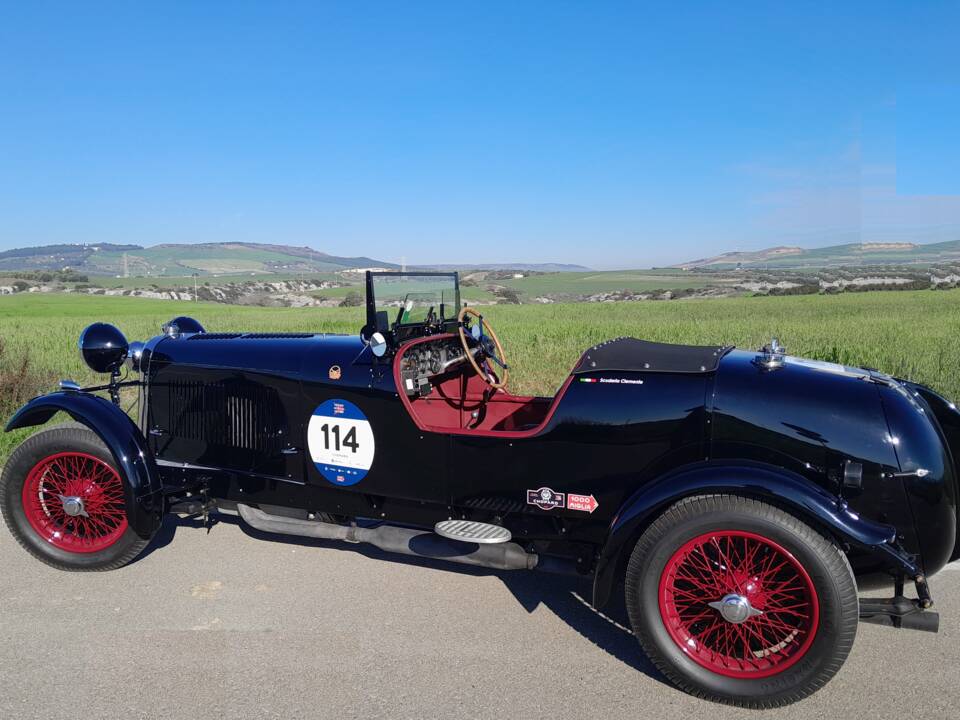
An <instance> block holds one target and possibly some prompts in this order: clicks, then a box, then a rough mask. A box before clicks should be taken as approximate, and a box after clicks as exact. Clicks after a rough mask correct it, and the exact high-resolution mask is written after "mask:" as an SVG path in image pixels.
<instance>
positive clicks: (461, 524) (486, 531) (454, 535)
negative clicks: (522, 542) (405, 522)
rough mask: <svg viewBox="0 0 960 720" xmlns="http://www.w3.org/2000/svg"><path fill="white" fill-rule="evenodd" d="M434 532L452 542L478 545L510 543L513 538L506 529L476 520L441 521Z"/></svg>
mask: <svg viewBox="0 0 960 720" xmlns="http://www.w3.org/2000/svg"><path fill="white" fill-rule="evenodd" d="M433 531H434V532H435V533H436V534H437V535H440V536H441V537H445V538H449V539H450V540H459V541H460V542H468V543H477V544H478V545H496V544H498V543H505V542H510V540H511V538H512V537H513V536H512V535H511V534H510V531H509V530H507V529H506V528H505V527H502V526H500V525H491V524H489V523H482V522H476V521H474V520H441V521H440V522H438V523H437V524H436V525H435V526H434V528H433Z"/></svg>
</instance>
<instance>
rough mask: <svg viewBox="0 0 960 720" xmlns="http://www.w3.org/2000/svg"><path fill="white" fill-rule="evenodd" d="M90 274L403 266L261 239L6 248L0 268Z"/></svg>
mask: <svg viewBox="0 0 960 720" xmlns="http://www.w3.org/2000/svg"><path fill="white" fill-rule="evenodd" d="M65 267H69V268H72V269H74V270H77V271H79V272H82V273H85V274H87V275H112V276H116V275H124V274H127V273H128V274H129V275H131V276H136V275H143V276H151V277H164V276H165V277H185V276H189V275H192V274H194V273H198V274H200V275H230V274H238V273H300V272H304V273H316V272H337V271H341V270H350V269H354V268H370V267H378V268H388V269H393V268H397V267H399V266H398V265H395V264H394V263H388V262H383V261H382V260H374V259H372V258H368V257H340V256H337V255H330V254H328V253H324V252H319V251H317V250H313V249H311V248H308V247H293V246H289V245H266V244H260V243H200V244H197V245H186V244H165V245H154V246H153V247H141V246H139V245H111V244H109V243H101V244H90V245H46V246H43V247H33V248H19V249H16V250H7V251H5V252H0V271H3V270H7V271H18V270H62V269H63V268H65Z"/></svg>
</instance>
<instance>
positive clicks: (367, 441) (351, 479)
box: [307, 400, 374, 485]
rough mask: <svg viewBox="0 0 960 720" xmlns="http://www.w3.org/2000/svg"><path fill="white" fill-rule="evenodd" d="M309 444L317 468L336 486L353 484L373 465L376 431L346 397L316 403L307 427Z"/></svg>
mask: <svg viewBox="0 0 960 720" xmlns="http://www.w3.org/2000/svg"><path fill="white" fill-rule="evenodd" d="M307 445H308V446H309V448H310V457H311V459H312V460H313V462H314V464H315V465H316V466H317V470H319V471H320V474H321V475H323V476H324V477H325V478H326V479H327V480H329V481H330V482H332V483H333V484H334V485H354V484H356V483H358V482H360V481H361V480H363V478H364V476H365V475H366V474H367V471H368V470H369V469H370V466H371V465H373V451H374V443H373V430H372V429H371V427H370V423H369V422H368V421H367V417H366V415H364V414H363V413H362V412H361V411H360V408H358V407H357V406H356V405H354V404H353V403H352V402H348V401H346V400H327V401H326V402H325V403H322V404H320V405H318V406H317V409H316V410H314V411H313V416H312V417H311V418H310V424H309V425H308V426H307Z"/></svg>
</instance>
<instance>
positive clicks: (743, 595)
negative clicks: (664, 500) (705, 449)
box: [626, 495, 859, 708]
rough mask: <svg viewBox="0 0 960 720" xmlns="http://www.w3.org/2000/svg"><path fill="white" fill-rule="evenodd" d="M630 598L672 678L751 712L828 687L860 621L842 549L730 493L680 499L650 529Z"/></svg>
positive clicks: (635, 617)
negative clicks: (748, 708)
mask: <svg viewBox="0 0 960 720" xmlns="http://www.w3.org/2000/svg"><path fill="white" fill-rule="evenodd" d="M626 605H627V611H628V613H629V615H630V623H631V625H632V626H633V630H634V633H635V634H636V636H637V638H638V639H639V641H640V644H641V646H642V647H643V649H644V651H645V652H646V653H647V655H648V656H649V657H650V659H651V660H652V661H653V663H654V664H655V665H656V666H657V667H658V668H659V669H660V671H661V672H663V674H664V675H666V676H667V677H668V678H669V679H670V680H671V681H672V682H674V683H675V684H676V685H678V686H679V687H680V688H682V689H683V690H685V691H687V692H689V693H691V694H693V695H696V696H698V697H702V698H705V699H709V700H714V701H717V702H723V703H728V704H731V705H738V706H741V707H750V708H769V707H777V706H781V705H787V704H789V703H792V702H796V701H797V700H800V699H802V698H804V697H806V696H807V695H810V694H811V693H813V692H815V691H816V690H818V689H819V688H821V687H823V685H824V684H826V682H827V681H828V680H830V678H832V677H833V676H834V675H835V674H836V672H837V671H838V670H839V669H840V666H841V665H843V662H844V660H845V659H846V657H847V655H848V654H849V652H850V648H851V647H852V646H853V640H854V637H855V636H856V632H857V623H858V621H859V601H858V599H857V587H856V582H855V580H854V577H853V572H852V570H851V569H850V564H849V563H848V562H847V558H846V556H845V555H844V554H843V552H842V551H841V550H840V549H839V548H838V547H837V546H836V545H835V544H834V543H833V542H832V541H831V540H829V539H827V538H826V537H824V536H823V535H821V534H820V533H818V532H817V531H815V530H814V529H812V528H811V527H809V526H808V525H806V524H804V523H803V522H801V521H800V520H798V519H797V518H796V517H794V516H793V515H790V514H789V513H786V512H784V511H782V510H780V509H778V508H776V507H773V506H771V505H769V504H766V503H763V502H760V501H758V500H753V499H749V498H744V497H738V496H733V495H710V496H701V497H692V498H687V499H684V500H682V501H680V502H678V503H677V504H675V505H673V506H672V507H671V508H669V509H668V510H667V511H666V512H665V513H664V514H663V515H661V516H660V517H659V518H658V519H657V520H656V521H655V522H654V523H653V524H652V525H651V526H650V527H649V528H647V530H646V531H645V532H644V533H643V535H642V536H641V537H640V539H639V540H638V541H637V544H636V547H635V548H634V550H633V553H632V555H631V557H630V560H629V563H628V566H627V574H626Z"/></svg>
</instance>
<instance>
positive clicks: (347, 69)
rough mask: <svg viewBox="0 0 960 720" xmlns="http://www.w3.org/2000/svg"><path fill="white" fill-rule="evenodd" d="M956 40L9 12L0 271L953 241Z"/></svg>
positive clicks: (792, 14)
mask: <svg viewBox="0 0 960 720" xmlns="http://www.w3.org/2000/svg"><path fill="white" fill-rule="evenodd" d="M831 6H835V7H831ZM958 21H960V9H958V4H957V3H937V2H930V3H913V4H911V3H885V2H863V3H859V2H845V3H822V2H821V3H809V4H808V3H800V2H794V3H768V2H765V3H755V4H753V3H746V2H745V3H720V2H711V3H690V4H683V5H680V4H676V3H657V4H647V5H644V4H641V3H623V4H620V3H607V2H596V3H591V2H559V1H553V2H543V3H533V2H523V3H516V2H489V1H488V2H449V1H447V2H438V3H428V2H410V3H367V2H348V3H347V2H345V3H339V4H338V3H317V2H310V3H291V2H285V3H267V2H264V3H246V2H229V3H227V2H224V3H215V2H203V3H177V2H164V3H118V4H108V3H84V4H78V3H65V4H61V5H57V4H51V3H43V2H30V3H13V2H4V3H3V4H2V5H0V249H6V248H10V247H17V246H24V245H35V244H47V243H57V242H130V243H137V244H142V245H153V244H157V243H161V242H204V241H208V242H214V241H216V242H219V241H251V242H277V243H286V244H293V245H309V246H311V247H314V248H317V249H320V250H324V251H327V252H330V253H333V254H343V255H350V254H365V255H369V256H372V257H375V258H379V259H383V260H397V259H399V257H400V256H405V257H406V259H407V261H408V262H410V263H427V262H495V261H541V262H545V261H556V262H572V263H581V264H585V265H589V266H592V267H597V268H609V267H646V266H651V265H658V264H667V263H672V262H679V261H682V260H688V259H691V258H694V257H701V256H705V255H711V254H715V253H717V252H721V251H725V250H732V249H756V248H761V247H767V246H772V245H779V244H790V245H801V246H810V247H813V246H817V245H824V244H832V243H836V242H858V241H870V240H913V241H919V242H932V241H939V240H952V239H960V199H958V196H957V193H960V177H958V174H957V173H958V168H960V149H958V148H960V143H958V142H957V138H956V127H957V117H958V115H960V113H958V111H960V85H958V83H960V78H958V77H957V72H958V68H960V62H958V56H957V51H956V44H955V34H954V32H953V29H955V28H956V27H957V26H958ZM905 99H907V100H908V102H905ZM948 118H949V120H947V119H948ZM933 119H936V121H933ZM900 166H902V167H903V169H904V172H903V173H899V172H898V168H899V167H900Z"/></svg>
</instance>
